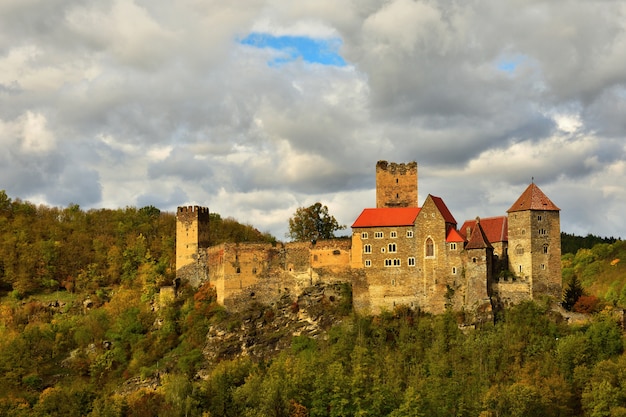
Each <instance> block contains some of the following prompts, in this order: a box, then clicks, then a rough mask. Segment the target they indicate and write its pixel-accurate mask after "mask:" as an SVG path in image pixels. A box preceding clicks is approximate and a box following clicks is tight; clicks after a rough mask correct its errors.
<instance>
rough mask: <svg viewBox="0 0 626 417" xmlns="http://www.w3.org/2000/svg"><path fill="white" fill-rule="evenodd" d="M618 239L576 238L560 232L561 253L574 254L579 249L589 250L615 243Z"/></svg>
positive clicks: (598, 237)
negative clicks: (602, 244)
mask: <svg viewBox="0 0 626 417" xmlns="http://www.w3.org/2000/svg"><path fill="white" fill-rule="evenodd" d="M617 241H618V239H616V238H614V237H600V236H595V235H592V234H591V233H590V234H588V235H587V236H576V235H574V234H571V233H565V232H561V253H562V254H563V255H565V254H566V253H571V254H576V252H578V250H579V249H583V248H584V249H591V248H593V247H594V246H595V245H597V244H600V243H615V242H617Z"/></svg>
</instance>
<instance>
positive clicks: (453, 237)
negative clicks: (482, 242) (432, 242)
mask: <svg viewBox="0 0 626 417" xmlns="http://www.w3.org/2000/svg"><path fill="white" fill-rule="evenodd" d="M446 242H465V239H463V236H461V234H460V233H459V232H458V231H457V230H456V229H455V228H454V227H449V228H448V234H447V236H446Z"/></svg>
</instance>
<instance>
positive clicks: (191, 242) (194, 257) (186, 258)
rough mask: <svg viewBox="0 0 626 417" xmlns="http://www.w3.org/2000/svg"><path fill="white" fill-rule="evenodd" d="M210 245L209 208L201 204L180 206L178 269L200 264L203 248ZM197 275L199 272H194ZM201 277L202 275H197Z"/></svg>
mask: <svg viewBox="0 0 626 417" xmlns="http://www.w3.org/2000/svg"><path fill="white" fill-rule="evenodd" d="M208 247H209V209H208V208H207V207H199V206H185V207H178V209H177V212H176V271H177V276H178V271H180V270H181V269H182V268H183V267H186V266H188V265H195V266H198V263H199V262H200V258H201V252H202V249H206V248H208ZM194 275H197V274H194ZM195 278H199V279H201V277H195Z"/></svg>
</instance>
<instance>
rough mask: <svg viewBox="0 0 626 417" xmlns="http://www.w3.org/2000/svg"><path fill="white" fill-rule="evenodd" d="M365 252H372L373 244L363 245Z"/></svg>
mask: <svg viewBox="0 0 626 417" xmlns="http://www.w3.org/2000/svg"><path fill="white" fill-rule="evenodd" d="M363 253H372V245H365V246H363Z"/></svg>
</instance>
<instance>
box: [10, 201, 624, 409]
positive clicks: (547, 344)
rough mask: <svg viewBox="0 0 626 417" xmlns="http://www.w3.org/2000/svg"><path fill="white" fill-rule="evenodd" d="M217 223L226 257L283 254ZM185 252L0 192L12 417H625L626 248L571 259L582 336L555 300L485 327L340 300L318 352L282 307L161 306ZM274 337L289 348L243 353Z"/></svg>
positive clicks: (155, 216)
mask: <svg viewBox="0 0 626 417" xmlns="http://www.w3.org/2000/svg"><path fill="white" fill-rule="evenodd" d="M211 216H212V217H211V220H212V235H211V242H212V243H219V242H221V241H227V240H236V241H271V240H272V239H273V238H272V237H271V236H270V235H268V234H263V233H260V232H258V230H256V229H254V228H253V227H251V226H246V225H240V224H239V223H237V222H236V221H234V220H232V219H222V218H221V217H220V216H219V215H217V214H212V215H211ZM174 239H175V218H174V215H173V214H170V213H163V212H160V211H159V210H158V209H156V208H154V207H144V208H140V209H136V208H132V207H127V208H125V209H118V210H89V211H83V210H81V209H80V207H78V206H77V205H70V206H69V207H67V208H50V207H44V206H35V205H33V204H31V203H28V202H23V201H20V200H15V201H12V200H11V199H9V198H8V197H7V196H6V194H5V193H4V192H0V287H1V288H0V294H1V295H2V296H3V297H2V299H1V300H0V416H57V415H58V416H61V415H62V416H90V417H104V416H110V417H117V416H119V417H121V416H137V417H139V416H155V415H159V416H311V417H312V416H357V415H358V416H391V417H400V416H451V415H456V416H468V417H469V416H472V417H475V416H480V417H495V416H561V417H563V416H594V417H595V416H626V371H625V369H626V354H625V353H624V338H623V331H622V329H621V328H620V327H619V326H618V324H617V321H616V319H615V316H614V314H613V313H614V312H612V311H610V307H612V306H618V307H619V306H626V287H625V281H626V280H624V278H623V277H624V276H626V269H624V268H626V265H625V262H626V243H624V242H622V241H614V242H610V243H609V242H602V243H600V244H597V245H595V246H593V247H592V248H583V249H580V250H577V251H576V253H567V254H565V255H564V256H563V275H564V282H566V283H570V282H572V281H574V278H575V280H576V281H578V282H579V284H580V285H578V284H576V285H574V286H572V292H573V293H575V295H578V296H579V297H578V298H579V299H581V298H582V297H581V295H582V296H587V297H591V296H596V297H597V300H598V301H599V303H598V304H595V305H594V308H593V310H594V311H597V312H596V313H595V314H594V315H593V316H590V317H592V318H591V319H590V320H589V321H588V322H587V323H585V324H581V325H572V324H568V323H567V322H566V321H565V320H564V319H563V318H562V317H561V315H560V314H558V313H555V312H553V310H552V309H551V307H550V304H549V303H548V302H547V301H545V300H544V301H542V300H540V301H538V302H525V303H522V304H521V305H518V306H515V307H513V308H511V309H508V310H506V311H504V312H503V313H502V314H501V315H499V316H498V317H497V320H496V321H495V323H482V324H481V325H480V326H478V327H477V328H475V329H467V328H461V327H459V324H458V323H459V321H458V320H457V316H456V315H455V314H454V313H452V312H448V313H447V314H444V315H440V316H432V315H428V314H423V313H420V312H419V311H411V310H409V309H406V308H398V309H397V310H396V311H393V312H388V313H385V314H382V315H380V316H378V317H361V316H358V315H355V314H353V313H352V312H351V311H350V310H349V305H348V304H347V303H338V302H337V304H338V305H337V307H336V311H335V313H336V314H337V317H339V320H340V321H339V322H337V321H333V322H332V323H335V324H334V325H332V326H331V327H330V328H329V329H328V330H327V332H326V333H320V334H319V336H307V335H306V334H307V333H305V332H304V331H302V332H300V333H298V334H293V333H285V331H284V329H285V328H286V327H285V326H284V325H282V322H281V323H280V324H281V325H280V326H278V325H276V326H274V329H273V332H274V333H271V334H270V333H267V334H264V333H263V332H264V328H263V326H260V325H258V324H257V323H254V322H250V320H252V319H256V320H259V321H260V322H263V321H265V322H272V321H273V322H274V324H276V321H277V317H278V310H277V307H276V306H255V309H254V311H253V313H251V312H247V313H245V314H235V313H229V312H227V311H226V310H224V308H223V307H221V306H219V305H218V304H217V303H216V302H215V292H214V289H213V288H212V287H211V286H210V285H204V286H202V287H201V288H199V289H192V288H188V287H186V286H183V287H182V288H179V291H178V293H177V296H176V297H175V298H172V299H168V298H167V297H166V295H167V292H164V293H163V294H160V293H159V289H160V288H161V286H163V285H170V284H171V282H172V280H173V278H174V270H173V268H174V265H173V262H174V248H175V245H174ZM580 293H582V294H580ZM317 297H318V295H317V293H315V294H313V295H311V296H310V297H309V298H311V299H313V298H317ZM346 299H348V298H346ZM577 301H578V300H577ZM303 307H304V305H303V304H301V305H299V304H298V302H296V303H293V304H287V305H286V306H283V310H284V311H285V312H286V313H285V314H292V315H295V316H299V315H302V314H303ZM318 308H319V306H318ZM327 310H328V308H326V307H324V308H319V311H317V312H315V314H316V315H317V314H319V315H322V314H324V312H325V311H327ZM309 313H311V312H309ZM332 323H331V324H332ZM331 324H329V326H330V325H331ZM244 327H245V328H246V329H247V330H246V333H243V332H242V331H241V329H242V328H244ZM229 332H230V333H232V334H236V335H240V336H242V337H243V336H245V337H243V338H241V337H230V338H228V340H229V343H235V344H236V346H234V348H233V349H230V347H231V346H230V345H226V344H223V345H219V344H216V345H215V346H214V347H212V346H209V345H208V344H207V335H208V334H222V336H223V337H224V338H226V335H224V333H229ZM310 334H311V333H310ZM315 334H317V333H315ZM278 337H287V338H291V340H290V343H289V344H288V346H289V347H288V348H286V349H283V350H282V351H276V350H274V349H271V350H267V352H266V354H263V355H257V356H255V357H254V358H252V357H250V356H243V355H242V354H241V353H242V352H244V351H251V350H252V348H253V346H252V344H254V343H258V341H259V340H265V341H269V342H270V343H269V344H268V346H277V344H276V343H274V342H275V341H276V338H278ZM281 346H282V344H281ZM256 348H257V349H256V351H259V349H260V348H261V347H260V346H256ZM211 349H214V350H211Z"/></svg>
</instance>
